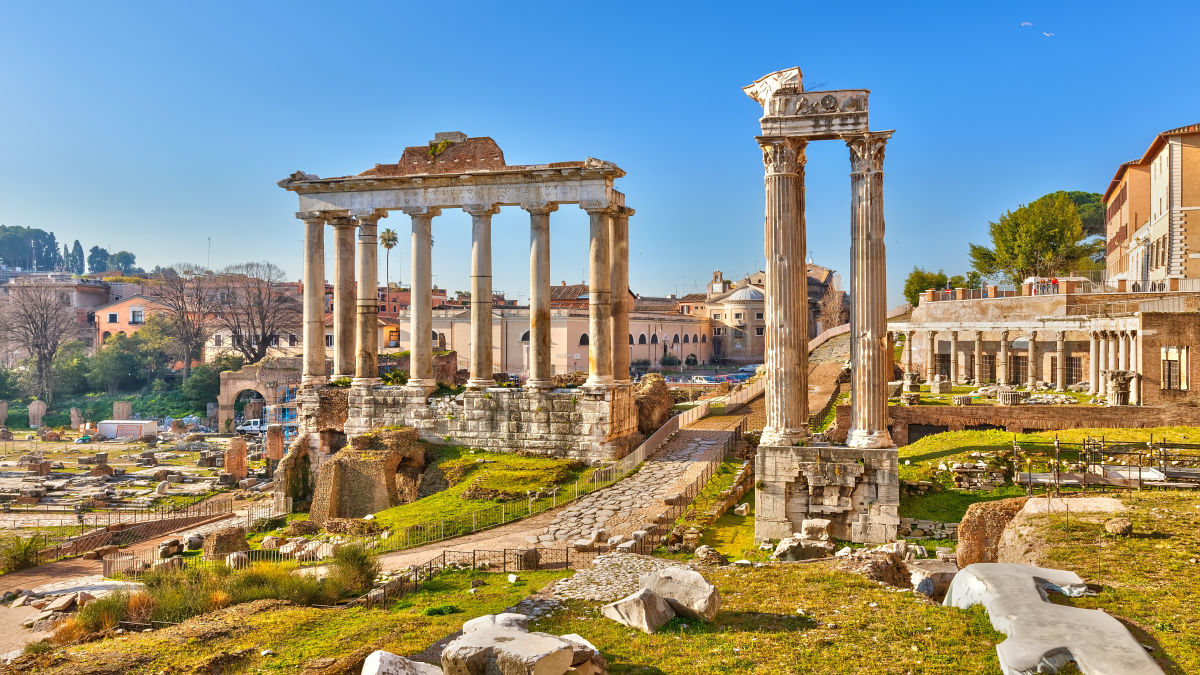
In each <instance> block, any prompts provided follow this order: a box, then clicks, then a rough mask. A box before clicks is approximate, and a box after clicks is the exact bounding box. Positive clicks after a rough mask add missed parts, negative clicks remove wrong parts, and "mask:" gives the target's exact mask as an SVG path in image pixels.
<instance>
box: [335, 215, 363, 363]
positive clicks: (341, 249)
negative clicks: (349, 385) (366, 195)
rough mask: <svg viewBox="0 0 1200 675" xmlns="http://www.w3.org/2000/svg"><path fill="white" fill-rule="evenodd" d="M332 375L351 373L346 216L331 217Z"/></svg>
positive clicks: (350, 259) (350, 255)
mask: <svg viewBox="0 0 1200 675" xmlns="http://www.w3.org/2000/svg"><path fill="white" fill-rule="evenodd" d="M329 224H330V225H332V226H333V376H334V377H335V378H341V377H352V376H353V375H354V334H355V319H354V314H355V305H354V226H355V224H356V223H355V222H354V219H353V218H350V217H348V216H346V217H339V218H333V219H332V220H330V221H329Z"/></svg>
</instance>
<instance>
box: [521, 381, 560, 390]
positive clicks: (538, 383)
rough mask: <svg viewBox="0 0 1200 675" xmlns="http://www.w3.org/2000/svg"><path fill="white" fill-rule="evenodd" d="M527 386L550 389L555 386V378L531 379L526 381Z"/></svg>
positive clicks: (527, 387) (528, 387) (529, 387)
mask: <svg viewBox="0 0 1200 675" xmlns="http://www.w3.org/2000/svg"><path fill="white" fill-rule="evenodd" d="M525 388H526V389H536V390H538V391H549V390H551V389H553V388H554V380H529V381H527V382H526V383H525Z"/></svg>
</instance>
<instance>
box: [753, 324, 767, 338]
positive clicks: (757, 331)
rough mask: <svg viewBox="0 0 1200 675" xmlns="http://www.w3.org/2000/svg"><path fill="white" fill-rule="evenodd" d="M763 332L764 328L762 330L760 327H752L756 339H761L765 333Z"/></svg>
mask: <svg viewBox="0 0 1200 675" xmlns="http://www.w3.org/2000/svg"><path fill="white" fill-rule="evenodd" d="M765 330H766V329H765V328H763V327H762V326H755V327H754V334H755V335H757V336H758V337H762V336H763V335H764V334H765V333H764V331H765Z"/></svg>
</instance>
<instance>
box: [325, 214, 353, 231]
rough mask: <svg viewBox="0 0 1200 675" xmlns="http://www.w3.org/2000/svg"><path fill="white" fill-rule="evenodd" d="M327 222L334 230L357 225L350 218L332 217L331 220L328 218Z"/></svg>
mask: <svg viewBox="0 0 1200 675" xmlns="http://www.w3.org/2000/svg"><path fill="white" fill-rule="evenodd" d="M328 222H329V225H331V226H332V227H333V228H334V229H340V228H343V227H354V226H355V225H357V224H358V223H357V222H356V221H355V220H354V219H353V218H351V217H350V216H334V217H333V218H330V219H329V221H328Z"/></svg>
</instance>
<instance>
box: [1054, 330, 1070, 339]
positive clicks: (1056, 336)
mask: <svg viewBox="0 0 1200 675" xmlns="http://www.w3.org/2000/svg"><path fill="white" fill-rule="evenodd" d="M1054 339H1055V340H1056V341H1058V342H1063V341H1065V340H1066V339H1067V331H1065V330H1060V331H1058V332H1057V333H1055V334H1054Z"/></svg>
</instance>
